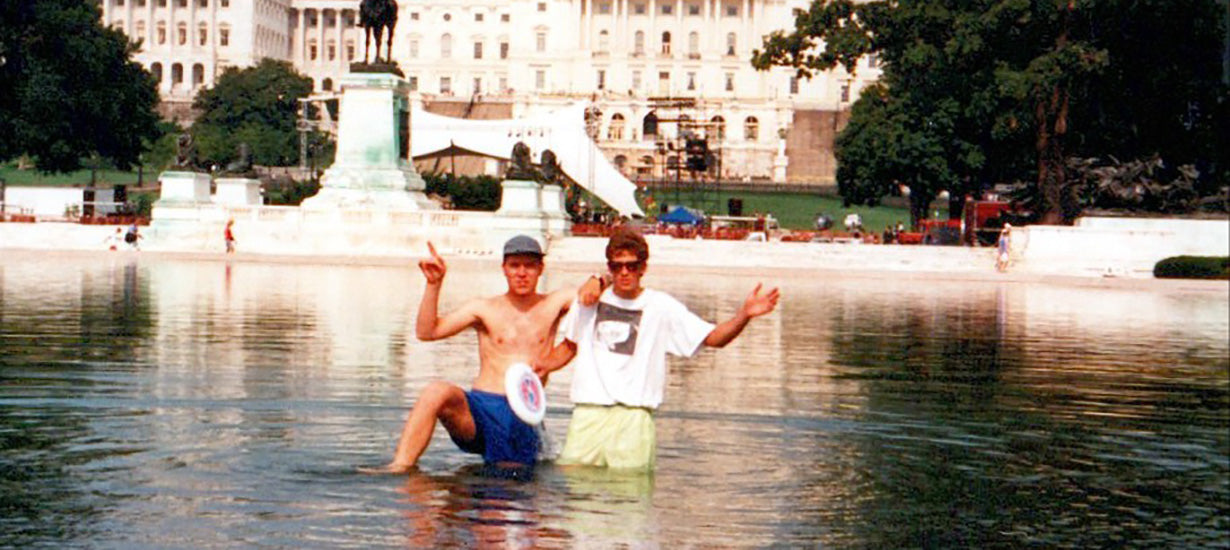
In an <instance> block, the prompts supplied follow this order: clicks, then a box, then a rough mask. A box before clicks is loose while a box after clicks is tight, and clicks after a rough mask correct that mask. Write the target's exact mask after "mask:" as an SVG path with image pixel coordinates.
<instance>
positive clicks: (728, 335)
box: [705, 283, 781, 348]
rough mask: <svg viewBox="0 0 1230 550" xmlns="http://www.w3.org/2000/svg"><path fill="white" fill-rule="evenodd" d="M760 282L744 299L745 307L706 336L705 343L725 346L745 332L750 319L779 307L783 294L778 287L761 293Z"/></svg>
mask: <svg viewBox="0 0 1230 550" xmlns="http://www.w3.org/2000/svg"><path fill="white" fill-rule="evenodd" d="M760 286H761V285H760V284H759V283H757V284H756V288H754V289H752V293H751V294H748V296H747V299H746V300H744V301H743V307H740V308H739V311H737V312H735V316H734V317H731V318H730V319H727V320H725V321H723V322H722V323H721V324H719V325H718V326H716V327H713V330H712V331H710V332H709V335H708V336H706V337H705V345H706V346H709V347H713V348H721V347H725V346H726V344H729V343H730V342H731V340H734V339H735V337H737V336H739V333H741V332H743V328H744V327H746V326H747V323H748V321H751V320H752V319H753V318H755V317H760V316H761V315H764V314H766V313H769V312H770V311H773V309H774V308H776V307H777V300H778V299H779V298H781V294H780V293H779V292H778V291H777V289H776V288H774V289H773V290H770V291H768V292H766V293H764V294H761V293H760Z"/></svg>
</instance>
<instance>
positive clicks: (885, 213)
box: [653, 189, 946, 231]
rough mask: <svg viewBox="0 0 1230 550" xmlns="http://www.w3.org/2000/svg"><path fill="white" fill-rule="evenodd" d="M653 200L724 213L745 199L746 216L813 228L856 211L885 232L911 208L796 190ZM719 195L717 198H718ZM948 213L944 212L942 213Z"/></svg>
mask: <svg viewBox="0 0 1230 550" xmlns="http://www.w3.org/2000/svg"><path fill="white" fill-rule="evenodd" d="M653 197H654V201H655V202H656V203H657V204H658V205H662V204H668V205H675V204H682V205H684V206H687V207H690V208H699V209H702V210H706V213H707V214H710V215H713V214H717V215H725V214H726V206H727V201H728V200H729V199H732V198H736V199H741V200H742V201H743V215H744V216H753V215H755V214H756V213H761V214H772V215H773V217H774V218H777V220H778V223H780V224H781V226H782V228H784V229H813V228H814V226H815V222H816V216H818V215H820V214H827V215H828V216H829V217H830V218H832V219H833V223H834V226H835V227H841V223H842V221H843V220H844V219H845V217H846V214H849V213H852V212H853V213H857V214H858V215H859V216H860V217H862V219H863V227H864V228H866V229H867V230H868V231H883V230H884V227H885V226H888V225H890V224H892V225H895V224H896V223H897V222H902V223H904V224H906V225H907V226H908V225H909V223H910V211H909V210H908V209H906V208H901V207H895V206H876V207H870V206H850V207H845V206H842V204H841V199H840V198H834V197H829V196H821V195H819V194H811V193H796V192H753V191H718V192H708V193H703V194H702V193H697V192H689V191H687V190H680V191H678V192H676V191H675V190H673V189H656V190H654V191H653ZM715 198H716V200H715ZM940 214H941V215H946V214H945V212H940Z"/></svg>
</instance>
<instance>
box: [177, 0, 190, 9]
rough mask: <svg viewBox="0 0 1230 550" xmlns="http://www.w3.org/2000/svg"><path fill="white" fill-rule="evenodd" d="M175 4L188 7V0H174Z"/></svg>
mask: <svg viewBox="0 0 1230 550" xmlns="http://www.w3.org/2000/svg"><path fill="white" fill-rule="evenodd" d="M175 4H176V5H178V6H179V7H181V8H186V7H188V0H175Z"/></svg>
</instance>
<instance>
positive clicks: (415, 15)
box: [410, 11, 419, 21]
mask: <svg viewBox="0 0 1230 550" xmlns="http://www.w3.org/2000/svg"><path fill="white" fill-rule="evenodd" d="M410 20H411V21H418V20H419V12H417V11H412V12H410Z"/></svg>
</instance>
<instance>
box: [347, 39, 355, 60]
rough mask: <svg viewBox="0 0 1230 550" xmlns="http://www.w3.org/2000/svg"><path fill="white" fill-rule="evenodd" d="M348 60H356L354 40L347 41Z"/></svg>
mask: <svg viewBox="0 0 1230 550" xmlns="http://www.w3.org/2000/svg"><path fill="white" fill-rule="evenodd" d="M346 60H347V61H354V40H347V41H346Z"/></svg>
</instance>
